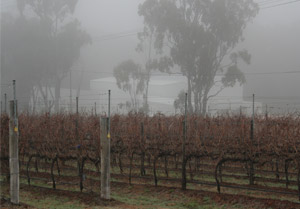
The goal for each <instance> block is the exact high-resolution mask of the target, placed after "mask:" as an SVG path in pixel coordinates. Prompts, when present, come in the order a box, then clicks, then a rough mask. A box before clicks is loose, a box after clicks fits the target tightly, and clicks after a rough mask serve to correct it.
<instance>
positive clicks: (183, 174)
mask: <svg viewBox="0 0 300 209" xmlns="http://www.w3.org/2000/svg"><path fill="white" fill-rule="evenodd" d="M187 97H188V94H187V93H186V94H185V113H184V123H183V141H182V179H181V189H183V190H186V156H185V145H186V136H187Z"/></svg>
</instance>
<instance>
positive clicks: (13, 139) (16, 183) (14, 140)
mask: <svg viewBox="0 0 300 209" xmlns="http://www.w3.org/2000/svg"><path fill="white" fill-rule="evenodd" d="M16 103H17V102H16V100H13V101H10V120H9V168H10V169H9V170H10V201H11V203H13V204H19V190H20V179H19V150H18V143H19V130H18V121H17V118H16V115H17V112H16V110H17V107H16V106H17V104H16Z"/></svg>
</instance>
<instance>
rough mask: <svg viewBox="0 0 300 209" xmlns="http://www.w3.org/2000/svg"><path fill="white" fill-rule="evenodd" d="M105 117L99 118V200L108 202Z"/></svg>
mask: <svg viewBox="0 0 300 209" xmlns="http://www.w3.org/2000/svg"><path fill="white" fill-rule="evenodd" d="M108 120H109V119H108V118H106V117H103V118H101V121H100V122H101V123H100V127H101V136H100V142H101V198H103V199H106V200H110V133H109V131H108V123H109V121H108Z"/></svg>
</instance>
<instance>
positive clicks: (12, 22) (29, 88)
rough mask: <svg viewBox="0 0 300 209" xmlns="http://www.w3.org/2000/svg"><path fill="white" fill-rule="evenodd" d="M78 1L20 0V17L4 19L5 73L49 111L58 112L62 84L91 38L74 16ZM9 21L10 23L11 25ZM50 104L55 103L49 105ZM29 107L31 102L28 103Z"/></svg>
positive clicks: (18, 6)
mask: <svg viewBox="0 0 300 209" xmlns="http://www.w3.org/2000/svg"><path fill="white" fill-rule="evenodd" d="M77 2H78V0H51V1H49V0H17V9H18V11H19V13H18V16H12V15H10V16H9V15H5V19H6V21H2V22H1V24H2V28H5V31H4V33H3V36H2V37H1V39H2V43H13V44H10V45H9V44H5V45H3V46H1V51H2V52H3V54H4V55H3V57H4V58H5V59H4V64H2V63H1V64H2V71H3V72H4V74H10V76H9V78H11V77H14V78H15V79H17V82H18V84H19V85H18V86H22V88H20V91H23V90H24V89H26V95H24V96H26V97H28V96H29V95H31V96H30V97H31V100H33V101H35V99H36V97H37V95H41V96H42V98H43V103H44V105H45V107H46V108H47V109H50V108H51V107H52V106H53V105H54V106H55V110H56V111H57V110H58V107H59V99H60V89H61V82H62V80H63V79H64V78H65V77H66V76H67V74H68V72H69V71H70V70H71V68H72V67H73V65H74V63H75V62H76V61H77V60H78V59H79V57H80V50H81V48H82V47H83V46H84V45H86V44H89V43H91V38H90V36H89V35H88V34H87V33H86V32H85V31H84V30H83V29H82V28H81V25H80V22H79V21H78V20H77V19H76V18H75V17H74V16H73V13H74V10H75V8H76V5H77ZM8 20H9V21H8ZM49 100H52V101H51V103H49ZM25 102H26V103H28V102H29V101H28V100H27V101H25Z"/></svg>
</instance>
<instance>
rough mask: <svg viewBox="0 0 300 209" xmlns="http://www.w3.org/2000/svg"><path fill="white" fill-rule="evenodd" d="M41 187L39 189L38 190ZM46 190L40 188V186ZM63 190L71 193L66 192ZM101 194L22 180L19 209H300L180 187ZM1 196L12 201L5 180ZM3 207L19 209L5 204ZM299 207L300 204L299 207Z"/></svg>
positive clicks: (121, 186) (123, 188) (120, 186)
mask: <svg viewBox="0 0 300 209" xmlns="http://www.w3.org/2000/svg"><path fill="white" fill-rule="evenodd" d="M36 186H39V187H36ZM41 186H42V187H43V188H40V187H41ZM64 189H66V190H68V191H64ZM99 196H100V195H99V191H98V190H97V191H94V192H87V191H84V192H83V193H80V192H78V187H77V185H74V186H72V185H69V186H60V189H59V190H53V189H51V188H49V184H47V183H45V182H44V183H43V182H41V181H32V186H28V185H26V184H25V182H24V181H23V180H22V182H21V190H20V200H21V202H22V206H21V207H19V208H26V207H27V208H57V209H63V208H75V209H77V208H78V209H79V208H93V209H96V208H133V209H135V208H145V209H146V208H149V209H150V208H177V209H181V208H182V209H183V208H191V209H197V208H198V209H217V208H223V209H229V208H257V209H260V208H284V209H286V208H297V207H298V205H297V204H294V203H291V202H287V201H285V202H284V201H275V200H268V199H257V198H251V197H246V196H241V195H228V194H226V195H225V194H224V195H219V194H216V193H213V192H207V191H201V190H200V191H195V190H187V191H182V190H180V189H177V188H167V187H154V186H145V185H132V186H130V185H128V184H127V183H112V195H111V196H112V199H113V200H112V201H104V200H101V199H100V198H99ZM1 197H4V198H6V199H7V198H9V188H8V184H7V183H5V182H4V181H2V183H1ZM2 203H3V204H2V207H3V208H17V207H12V206H10V205H9V204H8V203H7V202H5V201H4V202H2ZM299 208H300V205H299Z"/></svg>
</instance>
